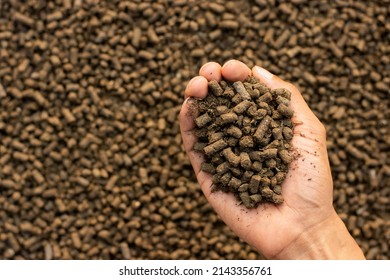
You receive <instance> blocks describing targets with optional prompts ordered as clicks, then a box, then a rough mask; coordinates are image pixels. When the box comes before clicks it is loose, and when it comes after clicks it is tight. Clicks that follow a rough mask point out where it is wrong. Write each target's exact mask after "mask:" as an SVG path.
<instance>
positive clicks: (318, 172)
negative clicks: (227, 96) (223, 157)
mask: <svg viewBox="0 0 390 280" xmlns="http://www.w3.org/2000/svg"><path fill="white" fill-rule="evenodd" d="M199 74H200V76H197V77H195V78H193V79H192V80H191V81H190V82H189V84H188V86H187V88H186V91H185V97H186V100H185V101H184V104H183V106H182V109H181V112H180V128H181V133H182V137H183V143H184V148H185V150H186V152H187V155H188V157H189V159H190V161H191V164H192V166H193V168H194V171H195V173H196V176H197V179H198V182H199V184H200V186H201V188H202V191H203V193H204V194H205V196H206V198H207V200H208V201H209V203H210V204H211V205H212V207H213V208H214V209H215V211H216V212H217V213H218V214H219V216H220V217H221V218H222V220H223V221H224V222H225V223H226V224H227V225H228V226H229V227H230V228H231V229H232V230H233V231H234V232H235V233H236V234H237V235H238V236H239V237H240V238H242V239H243V240H244V241H246V242H248V243H249V244H251V245H252V246H254V247H255V248H257V249H258V250H259V251H260V252H261V253H262V254H263V255H264V256H265V257H266V258H269V259H298V258H302V259H310V258H313V259H319V258H321V259H326V258H329V259H336V258H347V259H353V258H364V255H363V253H362V252H361V250H360V248H359V247H358V245H357V244H356V242H355V241H354V240H353V238H352V237H351V235H350V234H349V233H348V231H347V229H346V227H345V225H344V224H343V222H342V221H341V219H340V218H339V217H338V215H337V214H336V212H335V210H334V208H333V205H332V202H333V194H332V193H333V183H332V176H331V171H330V165H329V162H328V155H327V149H326V132H325V128H324V126H323V125H322V124H321V122H320V121H319V120H318V119H317V117H316V116H315V115H314V114H313V112H312V111H311V110H310V108H309V107H308V105H307V104H306V102H305V101H304V99H303V97H302V95H301V93H300V92H299V91H298V89H297V88H296V87H294V86H293V85H292V84H290V83H287V82H285V81H283V80H281V79H280V78H279V77H277V76H275V75H273V74H271V73H270V72H268V71H267V70H265V69H263V68H260V67H257V66H255V67H254V68H253V69H252V70H250V69H249V68H248V67H247V66H246V65H245V64H243V63H242V62H240V61H237V60H231V61H228V62H227V63H225V65H223V67H221V66H220V65H219V64H218V63H215V62H209V63H206V64H205V65H204V66H203V67H202V68H201V69H200V73H199ZM248 75H253V76H255V77H256V78H258V79H259V80H260V81H261V82H263V83H264V84H266V85H267V86H268V87H270V88H271V89H274V88H287V89H288V90H290V91H291V104H290V107H291V108H292V109H293V110H294V116H293V117H292V122H293V123H294V124H295V128H294V137H293V139H292V141H291V144H292V146H293V149H294V151H295V153H296V155H297V158H296V160H295V161H293V162H292V163H291V164H290V166H289V172H288V174H287V177H286V179H285V181H284V182H283V184H282V195H283V198H284V202H283V203H282V204H280V205H273V204H269V203H266V204H261V205H259V206H258V207H257V208H255V209H246V208H245V207H244V206H242V205H241V206H238V205H237V200H236V198H235V197H234V196H233V194H231V193H229V194H227V193H223V192H220V191H218V192H214V193H211V190H210V187H211V185H212V181H211V178H212V176H211V175H210V174H208V173H205V172H203V171H201V170H200V166H201V163H202V162H203V160H204V159H203V156H202V155H201V154H199V153H197V152H195V151H193V150H192V147H193V145H194V143H195V142H196V140H197V139H196V137H195V136H194V134H193V129H194V122H193V115H191V112H190V111H189V106H188V105H189V103H190V102H192V100H191V98H189V97H198V98H204V97H205V96H206V95H207V90H208V85H207V82H208V81H210V80H217V81H220V80H221V79H222V77H223V78H224V79H225V80H228V81H232V82H234V81H238V80H244V79H245V78H246V77H247V76H248Z"/></svg>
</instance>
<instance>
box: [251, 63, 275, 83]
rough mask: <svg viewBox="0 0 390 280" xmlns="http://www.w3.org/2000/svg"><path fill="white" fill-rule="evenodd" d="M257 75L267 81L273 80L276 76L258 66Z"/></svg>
mask: <svg viewBox="0 0 390 280" xmlns="http://www.w3.org/2000/svg"><path fill="white" fill-rule="evenodd" d="M255 69H256V71H257V73H258V74H259V75H260V76H261V77H263V78H264V79H267V80H271V79H272V77H273V76H274V74H272V73H271V72H269V71H268V70H265V69H264V68H262V67H260V66H256V67H255Z"/></svg>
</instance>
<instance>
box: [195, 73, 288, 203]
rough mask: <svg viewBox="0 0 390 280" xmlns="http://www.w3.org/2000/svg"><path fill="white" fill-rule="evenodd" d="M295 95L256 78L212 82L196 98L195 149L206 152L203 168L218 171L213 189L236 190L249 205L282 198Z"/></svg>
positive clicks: (210, 171) (240, 197) (240, 198)
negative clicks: (204, 92) (196, 140)
mask: <svg viewBox="0 0 390 280" xmlns="http://www.w3.org/2000/svg"><path fill="white" fill-rule="evenodd" d="M290 97H291V93H290V92H289V91H288V90H286V89H282V88H280V89H274V90H270V89H269V88H268V87H267V86H265V85H264V84H262V83H260V82H259V80H257V79H256V78H255V77H248V78H247V79H246V80H245V81H244V82H241V81H237V82H234V83H229V82H226V81H224V80H223V81H221V82H220V83H218V82H217V81H214V80H213V81H210V82H209V94H208V95H207V97H206V98H204V99H203V100H197V102H196V104H197V109H198V112H199V116H198V117H197V118H196V119H195V124H196V127H197V128H196V129H195V133H196V135H197V136H198V142H197V143H196V144H195V145H194V150H196V151H199V152H201V153H203V154H204V155H205V162H203V164H202V166H201V169H202V170H203V171H205V172H208V173H211V174H213V185H212V190H213V191H217V190H222V191H224V192H232V193H234V194H235V195H236V197H237V198H238V199H239V201H240V202H242V203H243V204H244V205H245V206H246V207H247V208H254V207H256V206H257V205H259V203H260V202H262V201H268V202H272V203H275V204H280V203H282V202H283V197H282V188H281V184H282V182H283V181H284V179H285V178H286V173H287V171H288V164H289V163H290V162H291V161H292V159H293V158H292V156H291V155H290V152H289V150H290V141H291V139H292V137H293V123H292V122H291V117H292V115H293V111H292V109H291V108H289V107H288V105H289V103H290Z"/></svg>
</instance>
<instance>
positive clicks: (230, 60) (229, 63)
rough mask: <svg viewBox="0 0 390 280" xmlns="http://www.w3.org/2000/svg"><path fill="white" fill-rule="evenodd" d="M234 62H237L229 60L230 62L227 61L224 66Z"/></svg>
mask: <svg viewBox="0 0 390 280" xmlns="http://www.w3.org/2000/svg"><path fill="white" fill-rule="evenodd" d="M234 61H237V60H235V59H230V60H228V61H226V62H225V64H224V66H227V65H229V64H230V63H232V62H234Z"/></svg>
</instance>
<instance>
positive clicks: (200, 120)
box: [195, 113, 211, 127]
mask: <svg viewBox="0 0 390 280" xmlns="http://www.w3.org/2000/svg"><path fill="white" fill-rule="evenodd" d="M210 121H211V117H210V116H209V114H207V113H205V114H203V115H201V116H199V117H197V118H196V119H195V124H196V126H197V127H204V126H205V125H207V124H208V123H209V122H210Z"/></svg>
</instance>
